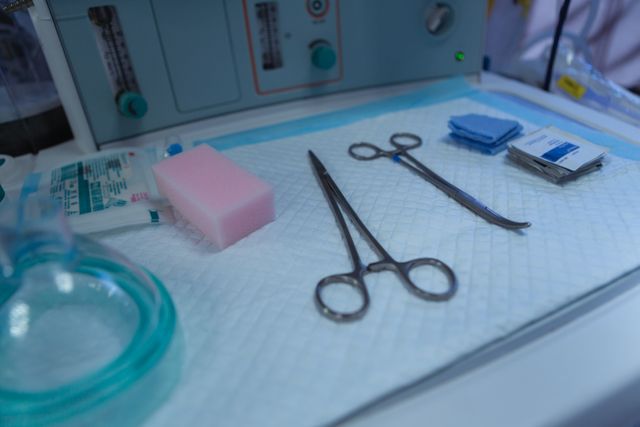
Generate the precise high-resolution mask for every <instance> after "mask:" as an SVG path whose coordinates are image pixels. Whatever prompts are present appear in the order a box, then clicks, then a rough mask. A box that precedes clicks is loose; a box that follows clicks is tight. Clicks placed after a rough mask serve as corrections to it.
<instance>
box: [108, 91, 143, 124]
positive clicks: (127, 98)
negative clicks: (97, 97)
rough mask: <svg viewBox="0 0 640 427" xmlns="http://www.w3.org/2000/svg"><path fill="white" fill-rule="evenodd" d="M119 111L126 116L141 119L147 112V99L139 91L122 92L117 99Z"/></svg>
mask: <svg viewBox="0 0 640 427" xmlns="http://www.w3.org/2000/svg"><path fill="white" fill-rule="evenodd" d="M116 102H117V104H118V111H120V114H122V115H123V116H125V117H130V118H132V119H139V118H141V117H144V115H145V114H147V109H148V105H147V100H146V99H144V96H142V95H140V94H139V93H137V92H129V91H126V92H122V93H121V94H120V95H118V98H117V99H116Z"/></svg>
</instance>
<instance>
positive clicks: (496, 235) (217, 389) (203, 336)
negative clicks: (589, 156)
mask: <svg viewBox="0 0 640 427" xmlns="http://www.w3.org/2000/svg"><path fill="white" fill-rule="evenodd" d="M466 113H479V114H488V115H491V116H494V117H501V118H507V119H515V120H519V121H520V122H521V123H522V124H523V125H524V131H525V132H527V133H528V132H531V131H533V130H535V129H536V127H534V126H533V125H531V124H530V123H527V122H524V121H522V120H521V119H520V118H518V117H513V116H510V115H509V114H505V113H503V112H501V111H498V110H494V109H492V108H490V107H488V106H486V105H484V104H480V103H477V102H475V101H472V100H470V99H466V98H461V99H456V100H452V101H448V102H445V103H441V104H437V105H433V106H427V107H424V108H416V109H412V110H406V111H401V112H395V113H389V114H386V115H382V116H379V117H376V118H372V119H366V120H363V121H359V122H357V123H354V124H350V125H347V126H343V127H339V128H334V129H330V130H324V131H319V132H315V133H309V134H305V135H299V136H294V137H289V138H286V139H281V140H275V141H270V142H265V143H261V144H255V145H249V146H243V147H239V148H235V149H231V150H227V151H225V155H227V156H229V157H230V158H231V159H233V160H234V161H235V162H237V163H238V164H239V165H241V166H242V167H244V168H246V169H248V170H249V171H251V172H252V173H254V174H256V175H257V176H258V177H260V178H261V179H263V180H265V181H267V182H269V183H270V184H271V185H273V187H274V189H275V194H276V212H277V218H276V220H275V222H273V223H271V224H268V225H267V226H265V227H264V228H262V229H260V230H258V231H256V232H254V233H253V234H251V235H250V236H248V237H247V238H245V239H243V240H241V241H239V242H238V243H236V244H234V245H232V246H231V247H229V248H227V249H225V250H224V251H221V252H215V251H214V249H213V247H212V246H210V245H209V244H208V243H207V242H206V240H204V239H203V237H202V235H201V234H200V233H199V232H198V231H197V230H195V229H194V228H193V227H191V226H190V225H188V224H186V223H185V222H184V221H182V222H180V221H179V222H178V224H177V225H176V226H168V225H167V226H164V225H163V226H158V227H145V228H140V229H135V230H130V231H127V232H124V233H118V234H110V235H106V236H103V238H102V240H103V241H104V242H105V243H107V244H109V245H111V246H113V247H114V248H116V249H118V250H120V251H122V252H123V253H124V254H126V255H127V256H128V257H129V258H130V259H131V260H133V261H134V262H137V263H139V264H141V265H143V266H145V267H146V268H148V269H149V270H151V271H152V272H154V273H155V274H156V275H157V276H158V277H159V278H160V279H161V280H162V281H163V282H164V284H165V285H166V287H167V288H168V289H169V291H170V293H171V295H172V297H173V299H174V301H175V304H176V308H177V312H178V316H179V322H180V327H181V329H182V331H183V333H184V342H185V352H186V353H185V360H184V367H183V373H182V378H181V380H180V383H179V384H178V385H177V386H176V388H175V390H174V391H173V394H172V396H171V397H170V399H169V400H168V401H167V402H166V403H165V404H164V405H163V406H162V407H160V408H159V409H158V410H157V411H156V412H155V413H154V414H152V415H151V417H150V418H149V419H148V420H147V422H148V425H150V426H167V427H169V426H170V427H175V426H178V425H192V426H195V425H217V426H314V425H321V424H326V423H330V422H332V421H334V420H336V419H338V418H339V417H341V416H343V415H344V414H347V413H349V412H350V411H351V410H353V409H354V408H356V407H359V406H361V405H363V404H365V403H367V402H370V401H371V400H372V399H375V398H376V397H379V396H381V395H383V394H386V393H389V392H390V391H392V390H394V389H396V388H398V387H400V386H402V385H405V384H407V383H410V382H412V381H414V380H415V379H417V378H420V377H423V376H425V375H427V374H429V373H430V372H433V371H435V370H436V369H438V368H442V367H444V366H446V365H448V364H450V363H451V362H452V361H454V360H456V359H457V358H459V357H461V356H463V355H466V354H470V353H472V352H473V351H474V350H475V349H478V348H479V347H480V346H482V345H483V344H486V343H488V342H490V341H493V340H495V339H497V338H500V337H503V336H505V335H507V334H509V333H510V332H512V331H514V330H515V329H517V328H519V327H521V326H522V325H524V324H527V323H529V322H531V321H533V320H535V319H538V318H541V317H542V316H544V315H545V314H548V313H549V312H551V311H552V310H554V309H555V308H557V307H559V306H561V305H564V304H567V303H568V302H570V301H572V300H574V299H576V298H577V297H579V296H581V295H584V294H585V293H586V292H588V291H591V290H593V289H595V288H597V287H599V286H602V285H603V284H605V283H607V282H609V281H611V280H612V279H614V278H616V277H618V276H620V275H622V274H623V273H625V272H628V271H630V270H631V269H633V268H635V267H636V266H638V265H639V264H640V191H638V189H639V188H640V167H639V165H638V163H637V162H633V161H630V160H625V159H622V158H619V157H616V156H613V155H610V156H608V157H607V160H606V162H605V166H604V168H603V169H602V170H601V171H597V172H594V173H592V174H590V175H588V176H584V177H582V178H580V179H579V180H577V181H575V182H570V183H568V184H565V185H564V186H558V185H555V184H552V183H549V182H547V181H545V180H543V179H541V178H540V177H538V176H535V175H533V174H531V173H530V172H528V171H525V170H522V169H520V168H518V167H517V166H514V165H512V164H511V163H509V162H508V161H507V160H506V159H505V156H504V154H501V155H498V156H487V155H483V154H480V153H477V152H474V151H470V150H469V149H467V148H465V147H463V146H460V145H457V144H455V143H453V142H451V141H450V140H449V139H448V137H447V134H448V129H447V121H448V119H449V117H450V116H452V115H454V114H455V115H460V114H466ZM395 132H412V133H415V134H417V135H420V136H421V137H422V138H423V140H424V144H423V146H422V147H420V148H418V149H416V150H413V151H412V152H411V153H412V155H414V156H415V157H416V158H418V159H419V160H420V161H422V162H423V163H425V164H426V165H427V166H429V167H430V168H432V169H433V170H434V171H435V172H436V173H438V174H440V175H441V176H442V177H444V178H445V179H447V180H449V181H450V182H451V183H453V184H454V185H456V186H458V187H460V188H462V189H464V190H465V191H467V192H468V193H470V194H471V195H473V196H475V197H477V198H478V199H480V200H481V201H483V202H484V203H485V204H487V205H488V206H489V207H491V208H493V209H494V210H496V211H497V212H499V213H500V214H502V215H504V216H506V217H507V218H510V219H513V220H516V221H530V222H531V223H532V226H531V228H529V229H526V230H523V231H522V232H514V231H509V230H504V229H502V228H500V227H497V226H495V225H491V224H489V223H487V222H486V221H484V220H483V219H481V218H479V217H478V216H476V215H474V214H473V213H471V212H470V211H468V210H467V209H465V208H463V207H461V206H460V205H459V204H458V203H456V202H455V201H453V200H452V199H450V198H448V197H447V196H446V195H444V194H443V193H442V192H440V191H439V190H437V189H436V188H435V187H433V186H432V185H430V184H428V183H427V182H425V181H424V180H422V179H420V178H418V177H417V176H416V175H414V174H412V173H410V172H409V171H407V170H405V169H404V168H402V167H400V166H399V165H397V164H395V163H393V162H392V161H389V160H387V159H379V160H376V161H369V162H364V161H356V160H354V159H352V158H351V157H349V156H348V154H347V148H348V147H349V145H350V144H352V143H354V142H358V141H369V142H371V143H374V144H378V145H380V146H381V147H390V146H389V145H388V138H389V136H390V135H391V134H393V133H395ZM593 142H595V143H597V142H598V141H593ZM309 149H312V150H313V151H314V152H315V153H316V154H317V155H318V157H319V158H320V159H321V160H322V162H323V163H324V164H325V166H326V167H327V169H328V171H329V173H330V174H331V175H332V176H333V178H334V180H335V181H336V182H337V184H338V185H339V186H340V188H341V189H342V191H343V193H344V194H345V195H346V197H347V198H348V200H349V201H350V202H351V204H352V206H353V207H354V209H355V210H356V211H357V212H358V214H359V215H360V217H361V218H362V220H363V221H364V222H365V224H366V225H367V227H368V228H369V229H370V230H371V231H372V233H373V234H374V235H375V236H376V237H377V239H378V240H379V241H380V242H381V243H382V245H383V246H385V247H386V248H387V250H388V251H389V253H390V254H391V255H392V256H394V257H395V258H396V259H398V260H401V261H402V260H408V259H410V258H415V257H435V258H439V259H441V260H442V261H444V262H445V263H447V264H448V265H450V266H451V268H452V269H453V270H454V271H455V273H456V275H457V277H458V280H459V284H460V287H459V290H458V293H457V294H456V295H455V297H454V298H452V299H451V300H450V301H447V302H429V301H424V300H421V299H418V298H416V297H415V296H413V295H411V294H410V293H409V292H407V290H406V289H405V288H404V287H403V286H402V284H401V283H400V282H399V281H398V279H397V278H396V277H395V276H394V275H393V274H391V273H380V274H370V275H368V276H366V279H365V280H366V283H367V285H368V288H369V291H370V293H371V306H370V308H369V311H368V312H367V314H366V315H365V316H364V318H362V319H361V320H360V321H357V322H354V323H347V324H338V323H335V322H332V321H330V320H328V319H326V318H325V317H323V316H321V315H320V314H319V312H318V311H317V309H316V307H315V304H314V301H313V294H314V289H315V286H316V284H317V282H318V281H319V280H320V279H321V278H323V277H325V276H327V275H329V274H334V273H342V272H348V271H350V270H351V268H352V267H351V263H350V260H349V258H348V254H347V250H346V248H345V245H344V243H343V241H342V238H341V235H340V232H339V230H338V228H337V226H336V223H335V221H334V218H333V216H332V214H331V211H330V210H329V206H328V204H327V202H326V200H325V197H324V195H323V193H322V191H321V189H320V187H319V186H318V184H317V182H316V179H315V177H314V174H313V172H312V169H311V166H310V163H309V160H308V156H307V150H309ZM229 185H233V183H230V184H229ZM355 238H356V240H357V242H358V248H359V249H360V251H361V254H362V256H363V257H364V261H365V262H367V263H368V262H371V261H373V260H375V259H376V258H375V256H374V255H373V253H372V252H371V251H370V249H368V247H367V245H366V244H365V243H364V242H363V241H362V240H361V239H360V238H359V235H357V234H356V235H355Z"/></svg>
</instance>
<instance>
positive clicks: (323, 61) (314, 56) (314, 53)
mask: <svg viewBox="0 0 640 427" xmlns="http://www.w3.org/2000/svg"><path fill="white" fill-rule="evenodd" d="M336 59H337V56H336V52H335V51H334V50H333V48H332V47H331V46H330V45H328V44H325V43H322V44H316V45H315V46H312V47H311V63H312V64H313V65H314V66H315V67H318V68H320V69H321V70H329V69H331V68H332V67H333V66H334V65H336Z"/></svg>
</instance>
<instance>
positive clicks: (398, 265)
mask: <svg viewBox="0 0 640 427" xmlns="http://www.w3.org/2000/svg"><path fill="white" fill-rule="evenodd" d="M309 157H310V158H311V163H312V165H313V169H314V171H315V173H316V176H317V177H318V181H319V182H320V186H321V187H322V190H323V191H324V193H325V196H326V198H327V202H328V203H329V207H330V208H331V211H332V212H333V216H334V217H335V219H336V222H337V224H338V228H340V232H341V233H342V236H343V238H344V241H345V243H346V244H347V249H348V250H349V256H350V257H351V262H352V263H353V271H351V272H350V273H343V274H333V275H331V276H327V277H325V278H324V279H322V280H320V282H318V285H317V286H316V292H315V300H316V305H317V306H318V309H319V310H320V312H321V313H322V314H323V315H324V316H326V317H328V318H329V319H332V320H335V321H348V320H355V319H358V318H360V317H362V316H363V315H364V313H365V312H366V311H367V308H368V307H369V292H368V291H367V287H366V286H365V283H364V276H365V274H367V273H374V272H380V271H392V272H394V273H395V274H396V275H397V276H398V278H399V279H400V280H401V281H402V284H403V285H404V286H405V287H406V288H407V289H408V290H409V291H410V292H411V293H412V294H414V295H416V296H417V297H418V298H422V299H425V300H430V301H446V300H448V299H450V298H451V297H453V295H454V294H455V293H456V290H457V289H458V282H457V280H456V276H455V274H454V273H453V270H451V268H450V267H449V266H448V265H447V264H445V263H444V262H442V261H440V260H439V259H436V258H416V259H412V260H409V261H405V262H400V261H396V260H395V259H393V258H392V257H391V255H389V254H388V253H387V251H386V250H385V249H384V248H383V247H382V245H381V244H380V243H379V242H378V241H377V240H376V239H375V238H374V237H373V235H372V234H371V232H370V231H369V230H368V229H367V227H365V225H364V223H363V222H362V221H361V220H360V218H358V215H357V214H356V213H355V211H354V210H353V208H352V207H351V205H349V202H348V201H347V199H346V198H345V197H344V195H343V194H342V192H341V191H340V189H339V188H338V185H337V184H336V183H335V182H334V181H333V179H332V178H331V176H330V175H329V173H328V172H327V170H326V169H325V167H324V165H323V164H322V163H321V162H320V160H319V159H318V158H317V157H316V155H315V154H313V152H312V151H309ZM340 208H342V209H343V210H344V212H345V213H346V215H347V216H348V217H349V219H350V220H351V222H352V223H353V225H354V226H355V227H356V228H357V229H358V231H359V232H360V234H361V235H362V237H363V238H364V239H365V240H366V241H367V243H369V245H370V246H371V248H372V249H373V251H374V252H375V253H376V254H377V255H378V256H379V257H380V259H379V260H378V261H376V262H373V263H371V264H369V265H364V264H363V263H362V260H361V259H360V255H359V254H358V251H357V250H356V246H355V244H354V242H353V238H352V237H351V233H350V232H349V229H348V228H347V223H346V222H345V219H344V216H343V215H342V212H341V210H340ZM427 265H428V266H433V267H435V268H437V269H438V270H440V271H441V272H442V273H443V274H444V275H445V277H446V279H447V290H446V291H444V292H441V293H436V292H429V291H426V290H424V289H421V288H419V287H418V286H416V284H415V283H414V282H413V280H412V279H411V277H410V276H409V274H410V273H411V271H412V270H413V269H415V268H417V267H420V266H427ZM337 284H341V285H349V286H351V287H353V288H355V290H356V291H357V292H358V294H359V295H360V297H361V300H362V304H361V306H360V307H359V308H357V309H356V310H354V311H352V312H342V311H337V310H334V309H332V308H331V307H329V306H328V305H327V304H326V303H325V301H324V300H323V299H322V291H323V289H324V288H326V287H328V286H331V285H337Z"/></svg>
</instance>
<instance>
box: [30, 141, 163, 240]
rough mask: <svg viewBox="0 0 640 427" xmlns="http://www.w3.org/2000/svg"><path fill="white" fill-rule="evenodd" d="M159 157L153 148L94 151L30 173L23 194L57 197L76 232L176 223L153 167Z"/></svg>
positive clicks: (55, 198)
mask: <svg viewBox="0 0 640 427" xmlns="http://www.w3.org/2000/svg"><path fill="white" fill-rule="evenodd" d="M157 160H159V159H158V154H157V150H155V149H146V150H145V149H131V148H122V149H114V150H106V151H102V152H99V153H96V154H91V155H88V156H85V157H83V158H81V159H79V160H77V161H75V162H73V163H69V164H66V165H64V166H61V167H57V168H54V169H52V170H50V171H48V172H45V173H32V174H31V175H29V176H28V177H27V178H26V180H25V183H24V185H23V188H22V193H21V195H20V198H21V199H26V198H29V197H43V196H48V197H50V198H52V199H54V200H56V201H57V202H58V203H59V204H60V205H61V206H62V209H63V212H64V215H65V216H66V217H67V219H68V221H69V224H70V225H71V228H72V229H73V231H75V232H77V233H92V232H98V231H106V230H111V229H115V228H120V227H125V226H132V225H142V224H158V223H164V222H172V221H173V215H172V212H171V207H170V206H169V204H168V202H167V200H166V199H164V198H163V197H161V196H160V194H159V193H158V189H157V187H156V183H155V179H154V178H153V173H152V171H151V165H153V164H154V163H155V162H156V161H157Z"/></svg>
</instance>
